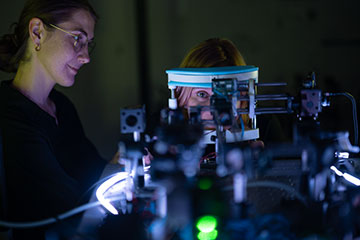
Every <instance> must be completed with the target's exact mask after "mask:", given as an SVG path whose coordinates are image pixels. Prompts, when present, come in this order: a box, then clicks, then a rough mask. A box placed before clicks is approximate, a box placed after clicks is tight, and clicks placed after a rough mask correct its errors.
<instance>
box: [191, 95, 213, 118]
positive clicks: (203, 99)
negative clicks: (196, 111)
mask: <svg viewBox="0 0 360 240" xmlns="http://www.w3.org/2000/svg"><path fill="white" fill-rule="evenodd" d="M212 94H213V92H212V89H211V88H193V89H192V90H191V93H190V97H189V99H188V101H187V103H186V104H185V107H186V108H189V107H195V106H210V97H211V95H212ZM201 119H203V120H212V119H213V117H212V115H211V113H210V109H209V110H207V111H202V112H201Z"/></svg>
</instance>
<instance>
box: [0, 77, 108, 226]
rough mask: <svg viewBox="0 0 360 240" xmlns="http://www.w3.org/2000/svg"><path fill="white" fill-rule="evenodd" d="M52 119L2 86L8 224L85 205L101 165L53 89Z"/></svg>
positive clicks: (0, 122) (77, 122)
mask: <svg viewBox="0 0 360 240" xmlns="http://www.w3.org/2000/svg"><path fill="white" fill-rule="evenodd" d="M50 98H51V100H52V101H53V102H54V103H55V105H56V115H57V118H58V125H57V124H56V121H55V119H54V117H52V116H51V115H49V114H48V113H47V112H45V111H43V110H42V109H41V108H40V107H39V106H38V105H36V104H35V103H34V102H32V101H31V100H29V99H28V98H27V97H25V96H24V95H22V94H21V93H20V92H19V91H17V90H16V89H14V88H13V87H12V86H11V81H3V82H2V83H1V87H0V128H1V129H2V138H3V153H4V168H5V179H6V187H7V198H8V208H7V215H8V220H11V221H33V220H40V219H44V218H48V217H53V216H56V215H58V214H61V213H63V212H65V211H67V210H70V209H72V208H74V207H76V206H77V205H80V204H81V203H84V202H85V201H86V198H83V194H84V193H85V192H86V190H87V189H88V188H89V187H90V186H91V185H92V184H93V183H94V182H96V181H97V180H98V178H99V176H100V174H101V172H102V170H103V168H104V166H105V164H106V162H105V160H103V159H102V158H101V157H100V155H99V154H98V152H97V150H96V149H95V147H94V146H93V144H92V143H91V142H90V141H89V140H88V138H87V137H86V136H85V133H84V130H83V128H82V125H81V122H80V119H79V117H78V114H77V112H76V110H75V107H74V106H73V104H72V103H71V101H70V100H69V99H68V98H66V97H65V96H64V95H63V94H62V93H60V92H58V91H56V90H55V89H53V90H52V91H51V93H50Z"/></svg>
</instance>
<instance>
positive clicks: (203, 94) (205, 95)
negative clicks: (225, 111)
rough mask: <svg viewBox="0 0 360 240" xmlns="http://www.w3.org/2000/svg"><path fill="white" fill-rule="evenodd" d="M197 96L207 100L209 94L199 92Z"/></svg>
mask: <svg viewBox="0 0 360 240" xmlns="http://www.w3.org/2000/svg"><path fill="white" fill-rule="evenodd" d="M196 95H197V96H198V97H200V98H207V97H208V96H209V94H207V92H198V93H196Z"/></svg>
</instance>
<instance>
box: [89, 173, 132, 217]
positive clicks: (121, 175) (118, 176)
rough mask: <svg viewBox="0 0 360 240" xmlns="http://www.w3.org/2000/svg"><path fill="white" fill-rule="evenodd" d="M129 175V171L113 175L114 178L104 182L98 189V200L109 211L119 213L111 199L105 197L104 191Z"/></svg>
mask: <svg viewBox="0 0 360 240" xmlns="http://www.w3.org/2000/svg"><path fill="white" fill-rule="evenodd" d="M128 175H129V174H128V173H127V172H120V173H118V174H116V175H115V176H113V177H112V178H110V179H108V180H106V181H105V182H103V183H102V184H101V185H100V186H99V187H98V189H97V190H96V197H97V199H98V201H99V202H100V203H101V204H102V205H103V206H104V208H106V209H107V210H108V211H109V212H111V213H112V214H114V215H118V214H119V213H118V211H117V210H116V209H115V207H114V206H113V205H112V204H111V203H110V201H109V200H108V199H106V198H105V197H104V193H105V192H106V191H107V190H109V189H110V188H111V187H112V186H113V185H114V184H116V183H117V182H119V181H122V180H124V179H126V178H127V177H128Z"/></svg>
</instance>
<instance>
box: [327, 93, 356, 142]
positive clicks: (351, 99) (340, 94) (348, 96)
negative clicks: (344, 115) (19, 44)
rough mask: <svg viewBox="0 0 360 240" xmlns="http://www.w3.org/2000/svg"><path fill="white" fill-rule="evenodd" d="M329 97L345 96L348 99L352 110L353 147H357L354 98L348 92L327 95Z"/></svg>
mask: <svg viewBox="0 0 360 240" xmlns="http://www.w3.org/2000/svg"><path fill="white" fill-rule="evenodd" d="M329 96H345V97H347V98H348V99H350V101H351V103H352V108H353V111H352V112H353V123H354V145H355V146H358V141H359V130H358V120H357V111H356V101H355V98H354V97H353V96H352V95H351V94H350V93H348V92H344V93H329Z"/></svg>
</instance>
